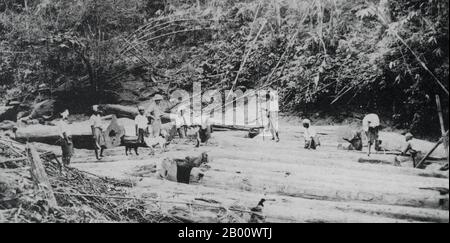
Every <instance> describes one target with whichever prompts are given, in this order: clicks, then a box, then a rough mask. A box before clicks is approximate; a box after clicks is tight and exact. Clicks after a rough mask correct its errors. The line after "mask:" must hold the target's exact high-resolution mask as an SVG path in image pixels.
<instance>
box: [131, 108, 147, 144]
mask: <svg viewBox="0 0 450 243" xmlns="http://www.w3.org/2000/svg"><path fill="white" fill-rule="evenodd" d="M138 110H139V114H138V115H137V116H136V117H135V118H134V123H135V125H136V136H137V137H138V141H137V142H138V143H140V144H144V137H145V134H146V132H147V129H148V119H147V117H146V116H145V109H144V107H142V106H139V107H138Z"/></svg>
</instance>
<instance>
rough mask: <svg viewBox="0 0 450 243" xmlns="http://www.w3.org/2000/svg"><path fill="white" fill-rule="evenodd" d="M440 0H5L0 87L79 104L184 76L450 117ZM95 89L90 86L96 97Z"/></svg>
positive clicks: (426, 129) (147, 91) (308, 107)
mask: <svg viewBox="0 0 450 243" xmlns="http://www.w3.org/2000/svg"><path fill="white" fill-rule="evenodd" d="M448 4H449V3H448V1H442V0H399V1H393V0H392V1H391V0H195V1H194V0H35V1H29V0H1V1H0V60H1V63H0V97H2V98H3V99H6V98H14V97H18V96H21V95H25V94H32V92H33V91H34V90H36V89H37V88H38V87H39V85H42V84H46V85H47V86H48V87H50V90H51V92H52V96H55V97H56V98H57V99H58V104H60V105H61V104H64V105H67V104H70V105H71V106H72V107H74V110H76V111H77V112H82V111H83V110H84V109H86V107H87V105H90V104H92V103H96V102H117V103H127V104H133V102H137V101H139V100H145V99H148V98H149V97H151V95H152V94H154V93H155V92H162V93H165V92H169V91H171V90H173V89H176V88H187V89H189V88H190V87H191V84H192V82H197V81H201V82H202V85H203V86H204V87H214V88H223V89H237V88H242V87H246V88H262V87H269V86H270V87H272V88H275V89H277V90H278V91H279V92H280V94H281V101H282V102H280V104H281V105H282V107H281V108H282V110H283V111H286V112H292V113H295V112H299V113H300V114H306V115H308V114H311V113H316V112H321V113H323V114H329V115H337V114H339V113H345V114H347V113H348V112H376V113H379V114H381V115H382V116H383V117H385V118H386V119H389V120H391V121H392V123H393V124H394V125H395V126H397V127H398V128H405V129H409V130H411V131H412V132H414V133H416V134H426V135H430V134H435V135H437V134H439V133H440V130H439V121H438V117H437V115H436V102H435V95H436V94H438V95H440V97H441V100H442V103H443V106H444V111H445V117H446V122H448V118H447V117H448V86H449V85H448V75H449V73H448V72H449V71H448V70H449V49H448V41H449V36H448V20H449V19H448V11H449V6H448ZM92 97H94V98H92Z"/></svg>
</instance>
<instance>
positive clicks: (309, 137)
mask: <svg viewBox="0 0 450 243" xmlns="http://www.w3.org/2000/svg"><path fill="white" fill-rule="evenodd" d="M302 123H303V137H304V138H305V149H313V150H315V149H316V148H317V146H320V141H319V138H318V137H317V133H316V129H314V127H313V126H311V121H310V120H309V119H304V120H303V122H302Z"/></svg>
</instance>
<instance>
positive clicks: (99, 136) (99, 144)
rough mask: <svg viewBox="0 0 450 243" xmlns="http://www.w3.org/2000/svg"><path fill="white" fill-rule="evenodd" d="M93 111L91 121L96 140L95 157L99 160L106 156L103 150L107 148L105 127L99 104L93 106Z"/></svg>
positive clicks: (93, 135)
mask: <svg viewBox="0 0 450 243" xmlns="http://www.w3.org/2000/svg"><path fill="white" fill-rule="evenodd" d="M92 111H93V114H92V116H91V118H90V119H89V121H90V123H91V129H92V137H93V140H94V151H95V157H96V158H97V160H101V159H102V158H103V157H104V156H103V152H104V150H105V148H106V140H105V137H104V134H103V131H104V129H103V125H102V116H101V112H100V110H99V107H98V105H94V106H92ZM99 151H100V153H99Z"/></svg>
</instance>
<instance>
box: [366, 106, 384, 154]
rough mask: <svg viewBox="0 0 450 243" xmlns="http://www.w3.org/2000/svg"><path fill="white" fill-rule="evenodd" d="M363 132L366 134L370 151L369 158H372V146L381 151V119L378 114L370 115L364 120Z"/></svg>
mask: <svg viewBox="0 0 450 243" xmlns="http://www.w3.org/2000/svg"><path fill="white" fill-rule="evenodd" d="M363 130H364V132H365V133H366V136H367V141H368V148H369V151H368V153H367V156H370V153H371V148H372V145H374V147H375V150H376V151H378V150H380V147H379V146H380V141H379V140H378V131H379V130H380V118H379V117H378V115H377V114H368V115H366V116H365V117H364V119H363Z"/></svg>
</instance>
